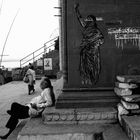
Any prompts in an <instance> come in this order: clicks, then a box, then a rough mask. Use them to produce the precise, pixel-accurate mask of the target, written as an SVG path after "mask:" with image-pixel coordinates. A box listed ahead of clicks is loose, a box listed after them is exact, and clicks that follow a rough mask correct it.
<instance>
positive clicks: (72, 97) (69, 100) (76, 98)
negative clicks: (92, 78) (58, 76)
mask: <svg viewBox="0 0 140 140" xmlns="http://www.w3.org/2000/svg"><path fill="white" fill-rule="evenodd" d="M119 101H120V99H119V98H118V96H117V95H116V94H115V93H114V91H113V90H98V89H91V90H87V89H85V90H84V89H79V91H77V90H67V91H66V90H64V92H63V93H61V94H60V95H59V96H58V98H57V102H56V108H93V107H115V106H116V105H117V103H118V102H119Z"/></svg>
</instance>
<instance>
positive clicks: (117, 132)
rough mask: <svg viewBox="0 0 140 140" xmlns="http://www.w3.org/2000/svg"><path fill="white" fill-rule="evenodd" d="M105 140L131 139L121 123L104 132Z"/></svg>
mask: <svg viewBox="0 0 140 140" xmlns="http://www.w3.org/2000/svg"><path fill="white" fill-rule="evenodd" d="M103 139H104V140H130V139H129V138H128V136H127V135H126V133H125V132H124V130H123V129H122V127H121V126H120V125H119V124H114V125H113V127H112V128H110V129H108V130H106V131H104V132H103Z"/></svg>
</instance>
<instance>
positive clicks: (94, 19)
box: [87, 15, 96, 22]
mask: <svg viewBox="0 0 140 140" xmlns="http://www.w3.org/2000/svg"><path fill="white" fill-rule="evenodd" d="M87 18H91V19H93V21H94V22H96V17H95V16H93V15H88V16H87Z"/></svg>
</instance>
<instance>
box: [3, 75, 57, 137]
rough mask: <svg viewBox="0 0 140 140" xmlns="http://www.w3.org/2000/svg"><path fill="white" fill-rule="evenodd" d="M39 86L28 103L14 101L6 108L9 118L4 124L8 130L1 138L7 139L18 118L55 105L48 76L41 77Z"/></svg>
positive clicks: (40, 111) (39, 113) (24, 117)
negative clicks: (37, 93)
mask: <svg viewBox="0 0 140 140" xmlns="http://www.w3.org/2000/svg"><path fill="white" fill-rule="evenodd" d="M40 88H41V89H42V92H41V94H40V95H39V96H37V97H34V98H33V99H32V100H31V101H30V103H28V104H26V105H21V104H19V103H17V102H14V103H12V104H11V109H10V110H7V113H8V114H9V115H10V118H9V120H8V122H7V124H6V127H7V128H9V131H8V133H7V134H6V135H4V136H0V138H1V139H7V137H8V136H9V135H10V134H11V133H12V132H13V130H14V129H15V128H16V126H17V124H18V121H19V119H26V118H29V117H36V116H39V115H41V113H42V112H43V110H44V109H45V108H46V107H50V106H54V105H55V95H54V92H53V87H52V85H51V81H50V80H49V78H47V77H43V78H42V79H41V82H40Z"/></svg>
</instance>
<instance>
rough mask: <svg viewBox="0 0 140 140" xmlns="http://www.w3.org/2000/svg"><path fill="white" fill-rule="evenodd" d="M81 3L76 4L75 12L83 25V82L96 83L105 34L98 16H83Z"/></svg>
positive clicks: (81, 50)
mask: <svg viewBox="0 0 140 140" xmlns="http://www.w3.org/2000/svg"><path fill="white" fill-rule="evenodd" d="M78 7H79V4H76V5H75V12H76V16H77V18H78V21H79V22H80V24H81V26H82V27H83V30H82V36H83V38H82V41H81V44H80V46H79V47H80V65H79V70H80V75H81V78H82V84H90V85H92V84H96V83H97V81H98V79H99V74H100V70H101V66H100V61H101V60H100V48H99V47H100V46H101V45H102V44H103V43H104V36H103V34H102V33H101V31H100V29H99V28H98V27H97V24H96V17H95V16H93V15H88V16H87V17H86V18H82V15H81V14H80V12H79V9H78Z"/></svg>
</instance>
